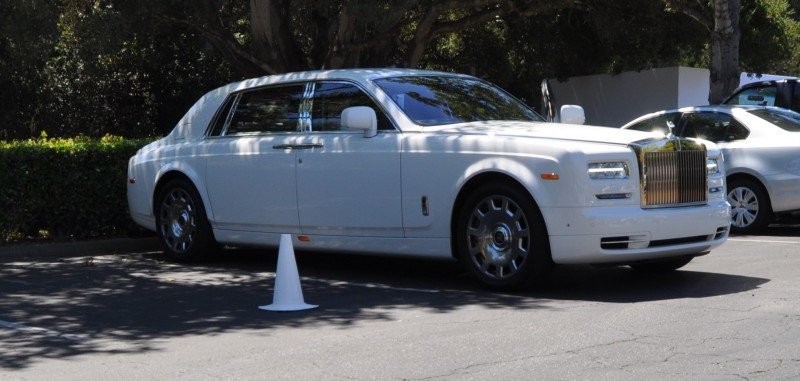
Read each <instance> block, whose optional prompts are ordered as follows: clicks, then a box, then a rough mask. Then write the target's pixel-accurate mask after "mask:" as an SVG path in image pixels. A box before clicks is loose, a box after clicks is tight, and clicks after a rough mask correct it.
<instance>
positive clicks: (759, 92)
mask: <svg viewBox="0 0 800 381" xmlns="http://www.w3.org/2000/svg"><path fill="white" fill-rule="evenodd" d="M777 94H778V88H777V87H775V86H763V87H753V88H750V89H746V90H743V91H741V92H740V93H739V94H736V95H735V96H733V97H731V99H729V100H728V102H726V104H729V105H755V106H775V98H776V97H777Z"/></svg>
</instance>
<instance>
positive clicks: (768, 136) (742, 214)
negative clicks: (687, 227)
mask: <svg viewBox="0 0 800 381" xmlns="http://www.w3.org/2000/svg"><path fill="white" fill-rule="evenodd" d="M668 126H671V127H672V128H674V131H675V134H676V135H678V136H680V137H686V138H701V139H707V140H711V141H714V142H716V143H717V145H718V146H719V148H720V149H721V150H722V153H723V156H724V157H725V167H726V171H727V183H728V202H729V203H730V204H731V225H732V226H731V230H732V231H733V233H739V234H750V233H754V232H757V231H758V230H760V229H762V228H763V227H765V226H766V225H767V224H768V223H769V222H770V221H771V220H772V218H773V215H774V214H775V213H779V212H792V211H797V210H798V209H800V114H798V113H796V112H794V111H791V110H786V109H783V108H777V107H759V106H700V107H687V108H682V109H678V110H668V111H661V112H657V113H653V114H648V115H645V116H642V117H640V118H638V119H636V120H634V121H632V122H630V123H628V124H626V125H625V126H623V127H622V128H624V129H629V130H639V131H662V132H663V131H666V130H667V129H668V128H669V127H668Z"/></svg>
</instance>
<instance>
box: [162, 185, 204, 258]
mask: <svg viewBox="0 0 800 381" xmlns="http://www.w3.org/2000/svg"><path fill="white" fill-rule="evenodd" d="M156 202H157V204H156V207H155V212H156V213H155V214H156V229H157V231H158V236H159V238H160V239H161V243H162V244H163V245H164V254H166V255H167V257H169V258H170V259H173V260H175V261H180V262H194V261H199V260H203V259H206V258H208V257H209V256H210V255H211V254H214V253H216V252H217V249H218V245H217V242H216V240H215V239H214V232H213V230H212V229H211V224H210V223H209V222H208V218H207V217H206V210H205V207H204V206H203V201H202V199H201V198H200V194H199V193H198V192H197V189H196V188H195V187H194V185H192V183H191V182H190V181H188V180H185V179H182V178H177V179H173V180H170V181H169V182H168V183H167V184H166V185H164V187H163V188H161V190H160V191H159V193H158V197H157V198H156Z"/></svg>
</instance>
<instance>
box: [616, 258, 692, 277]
mask: <svg viewBox="0 0 800 381" xmlns="http://www.w3.org/2000/svg"><path fill="white" fill-rule="evenodd" d="M692 259H694V257H683V258H679V259H672V260H667V261H659V262H649V263H638V264H632V265H630V267H631V268H632V269H634V270H636V271H641V272H645V273H668V272H671V271H675V270H677V269H679V268H681V267H683V266H686V265H688V264H689V262H691V261H692Z"/></svg>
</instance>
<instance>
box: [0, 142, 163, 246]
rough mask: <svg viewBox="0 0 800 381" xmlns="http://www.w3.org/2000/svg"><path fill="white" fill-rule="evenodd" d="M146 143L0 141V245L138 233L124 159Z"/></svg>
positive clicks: (126, 161)
mask: <svg viewBox="0 0 800 381" xmlns="http://www.w3.org/2000/svg"><path fill="white" fill-rule="evenodd" d="M149 141H150V140H146V139H139V140H125V139H122V138H120V137H112V136H106V137H103V138H101V139H89V138H75V139H48V138H46V137H44V138H40V139H36V140H24V141H16V142H0V184H3V186H2V187H0V210H2V211H3V212H2V213H0V243H2V242H8V241H12V240H19V239H25V238H42V237H52V238H90V237H97V236H107V235H115V234H124V233H128V232H131V231H133V230H134V229H137V228H136V227H135V224H134V222H133V220H131V219H130V216H129V215H128V205H127V198H126V182H125V181H126V177H127V169H128V166H127V164H128V159H129V158H130V157H131V156H133V155H134V154H135V153H136V150H138V149H139V148H140V147H141V146H143V145H145V144H147V143H148V142H149Z"/></svg>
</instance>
